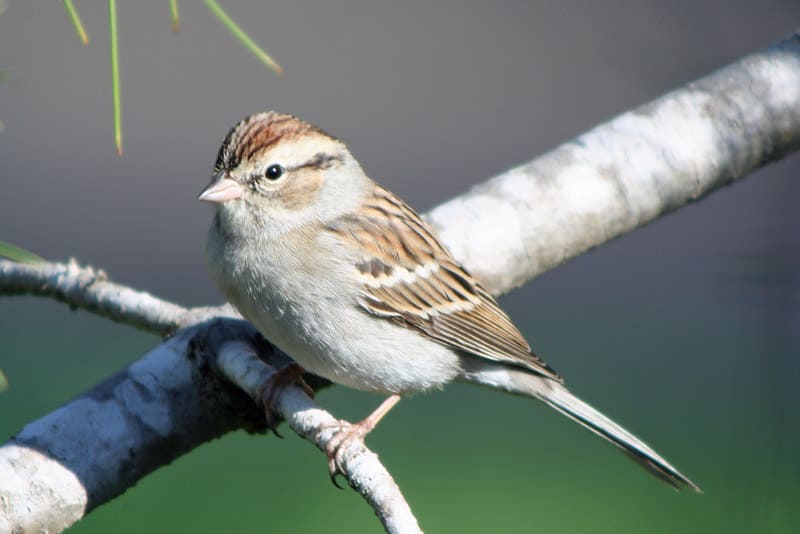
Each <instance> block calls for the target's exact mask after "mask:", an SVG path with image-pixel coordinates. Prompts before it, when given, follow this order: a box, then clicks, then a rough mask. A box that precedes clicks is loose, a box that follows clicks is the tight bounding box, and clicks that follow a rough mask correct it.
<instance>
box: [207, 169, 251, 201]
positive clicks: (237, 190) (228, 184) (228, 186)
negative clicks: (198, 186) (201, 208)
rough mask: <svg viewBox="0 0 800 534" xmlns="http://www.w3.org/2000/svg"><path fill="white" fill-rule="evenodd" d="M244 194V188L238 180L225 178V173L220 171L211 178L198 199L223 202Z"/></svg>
mask: <svg viewBox="0 0 800 534" xmlns="http://www.w3.org/2000/svg"><path fill="white" fill-rule="evenodd" d="M243 194H244V189H242V186H241V185H239V182H237V181H236V180H231V179H230V178H225V175H224V174H223V173H219V174H218V175H216V176H215V177H214V179H213V180H211V183H210V184H208V186H206V188H205V189H203V192H202V193H200V196H199V197H197V200H205V201H206V202H217V203H220V204H221V203H223V202H227V201H228V200H233V199H235V198H239V197H241V196H242V195H243Z"/></svg>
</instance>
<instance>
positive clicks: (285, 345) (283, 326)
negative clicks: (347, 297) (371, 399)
mask: <svg viewBox="0 0 800 534" xmlns="http://www.w3.org/2000/svg"><path fill="white" fill-rule="evenodd" d="M265 301H266V299H264V300H261V302H262V303H263V302H265ZM254 304H255V303H254V302H253V303H251V305H250V306H248V305H247V304H245V303H238V302H237V303H236V305H237V308H239V311H240V312H241V313H242V315H244V316H245V317H246V318H247V319H248V320H250V321H251V322H252V323H253V324H254V325H255V326H256V328H257V329H258V330H259V331H260V332H261V333H262V334H264V336H265V337H266V338H267V339H269V340H270V341H271V342H272V343H274V344H275V345H276V346H277V347H279V348H280V349H281V350H283V351H284V352H286V353H287V354H288V355H289V356H291V357H292V358H293V359H294V360H295V361H296V362H297V363H298V364H300V366H302V367H303V368H304V369H306V370H307V371H310V372H312V373H314V374H317V375H320V376H322V377H325V378H327V379H328V380H331V381H332V382H335V383H338V384H342V385H345V386H348V387H352V388H354V389H359V390H363V391H371V392H375V393H382V394H392V393H399V394H403V393H410V392H415V391H423V390H427V389H431V388H437V387H441V386H443V385H444V384H445V383H447V382H450V381H452V380H453V379H455V377H456V376H457V375H458V374H459V372H460V370H461V367H460V359H459V357H458V355H457V354H456V353H455V352H453V351H452V350H450V349H448V348H446V347H444V346H442V345H440V344H439V343H436V342H434V341H431V340H429V339H427V338H425V337H423V335H422V334H420V333H418V332H416V331H412V330H409V329H407V328H404V327H401V326H398V325H396V324H394V323H391V322H389V321H387V320H385V319H380V318H374V317H370V316H368V315H367V314H366V313H365V312H363V311H361V310H359V309H357V308H355V306H352V307H341V308H335V307H334V308H333V309H326V306H324V305H317V306H306V307H304V308H303V309H302V310H301V309H297V307H296V305H295V306H292V304H291V303H286V304H285V305H283V306H278V307H275V308H272V307H264V306H259V308H261V309H255V308H256V306H254ZM270 308H272V309H270ZM277 308H279V309H277Z"/></svg>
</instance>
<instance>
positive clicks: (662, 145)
mask: <svg viewBox="0 0 800 534" xmlns="http://www.w3.org/2000/svg"><path fill="white" fill-rule="evenodd" d="M798 147H800V31H798V32H795V33H794V34H793V35H791V36H789V37H787V38H786V39H784V40H783V41H780V42H779V43H777V44H775V45H773V46H771V47H769V48H767V49H765V50H762V51H759V52H756V53H754V54H751V55H749V56H746V57H745V58H743V59H741V60H739V61H737V62H736V63H734V64H732V65H730V66H728V67H725V68H723V69H720V70H718V71H717V72H714V73H712V74H710V75H709V76H706V77H705V78H702V79H700V80H698V81H696V82H692V83H689V84H687V85H686V86H684V87H682V88H680V89H677V90H675V91H673V92H671V93H669V94H667V95H664V96H663V97H661V98H659V99H657V100H655V101H653V102H650V103H648V104H645V105H643V106H641V107H639V108H637V109H635V110H633V111H630V112H627V113H624V114H623V115H620V116H618V117H616V118H615V119H613V120H611V121H609V122H606V123H605V124H601V125H600V126H597V127H595V128H594V129H592V130H590V131H589V132H587V133H585V134H583V135H581V136H580V137H578V138H576V139H575V140H573V141H570V142H568V143H565V144H563V145H561V146H560V147H558V148H556V149H555V150H553V151H552V152H550V153H548V154H545V155H544V156H541V157H539V158H537V159H534V160H533V161H530V162H528V163H526V164H524V165H521V166H519V167H516V168H514V169H511V170H509V171H507V172H504V173H503V174H501V175H499V176H497V177H495V178H493V179H491V180H489V181H487V182H484V183H482V184H480V185H478V186H476V187H474V188H473V189H472V190H471V191H469V192H468V193H466V194H463V195H460V196H458V197H455V198H453V199H452V200H450V201H448V202H446V203H444V204H442V205H441V206H439V207H437V208H435V209H434V210H433V211H431V213H430V214H429V216H428V220H429V221H430V222H431V223H433V225H434V227H435V228H436V229H437V230H438V231H439V236H440V237H441V238H442V240H443V241H444V243H445V244H446V245H447V246H448V247H449V248H450V251H451V252H452V253H453V254H454V255H455V256H456V257H457V258H458V259H459V260H461V261H462V262H464V264H465V266H466V267H468V268H469V269H470V270H471V272H472V274H473V275H475V276H476V277H478V278H480V279H481V280H482V281H483V282H484V284H485V285H486V286H487V289H489V290H490V291H492V292H493V293H495V294H497V293H503V292H506V291H508V290H510V289H512V288H514V287H517V286H519V285H521V284H523V283H525V282H526V281H528V280H530V279H531V278H533V277H535V276H537V275H539V274H541V273H543V272H544V271H547V270H549V269H552V268H553V267H556V266H557V265H559V264H561V263H563V262H565V261H567V260H569V259H570V258H573V257H575V256H577V255H579V254H581V253H583V252H585V251H587V250H589V249H591V248H593V247H596V246H598V245H601V244H603V243H605V242H607V241H610V240H611V239H614V238H616V237H619V236H621V235H623V234H626V233H628V232H630V231H631V230H634V229H636V228H638V227H640V226H644V225H645V224H647V223H649V222H650V221H653V220H655V219H657V218H659V217H661V216H663V215H666V214H668V213H670V212H672V211H674V210H676V209H678V208H681V207H683V206H685V205H687V204H689V203H691V202H694V201H696V200H698V199H700V198H702V197H704V196H706V195H708V194H709V193H711V192H712V191H715V190H717V189H719V188H720V187H722V186H724V185H727V184H730V183H732V182H733V181H735V180H737V179H739V178H742V177H743V176H745V175H747V174H748V173H750V172H752V171H754V170H756V169H758V168H759V167H762V166H764V165H767V164H768V163H771V162H773V161H776V160H779V159H780V158H782V157H784V156H785V155H786V154H788V153H790V152H792V151H794V150H797V149H798Z"/></svg>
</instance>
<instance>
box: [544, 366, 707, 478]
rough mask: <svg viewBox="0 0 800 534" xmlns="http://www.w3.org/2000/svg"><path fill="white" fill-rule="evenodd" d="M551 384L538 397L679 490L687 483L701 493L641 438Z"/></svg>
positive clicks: (563, 389)
mask: <svg viewBox="0 0 800 534" xmlns="http://www.w3.org/2000/svg"><path fill="white" fill-rule="evenodd" d="M542 380H547V379H542ZM548 386H549V387H546V388H541V389H540V390H539V391H537V395H536V397H538V398H539V399H540V400H542V401H544V402H545V403H546V404H548V405H549V406H551V407H553V408H555V409H556V410H558V411H559V412H561V413H562V414H564V415H566V416H567V417H569V418H570V419H572V420H574V421H577V422H578V423H580V424H581V425H583V426H584V427H586V428H588V429H589V430H591V431H592V432H594V433H595V434H597V435H599V436H602V437H604V438H606V439H607V440H608V441H610V442H611V443H613V444H614V445H616V446H617V447H619V448H620V449H622V450H623V451H624V452H625V453H626V454H627V455H628V456H630V457H631V458H633V459H634V460H636V461H637V462H638V463H639V464H641V465H642V466H643V467H644V468H645V469H647V470H648V471H650V472H651V473H653V474H654V475H655V476H657V477H658V478H660V479H661V480H663V481H665V482H666V483H668V484H670V485H671V486H672V487H674V488H675V489H681V488H682V487H683V486H684V485H686V486H689V487H691V488H692V489H694V490H695V491H697V492H700V488H698V487H697V486H696V485H695V484H694V483H693V482H692V481H691V480H689V479H688V478H686V477H685V476H684V475H682V474H681V473H680V471H678V470H677V469H675V468H674V467H673V466H672V465H671V464H670V463H669V462H667V461H666V460H665V459H664V458H662V457H661V456H659V455H658V453H657V452H656V451H654V450H653V449H651V448H650V447H649V446H648V445H647V444H646V443H644V442H643V441H641V440H639V438H637V437H636V436H634V435H633V434H631V433H630V432H628V431H627V430H625V429H624V428H622V427H621V426H619V425H618V424H617V423H615V422H614V421H612V420H611V419H609V418H608V417H606V416H605V415H603V414H602V413H600V412H598V411H597V410H595V409H594V408H592V407H591V406H589V405H588V404H586V403H585V402H583V401H582V400H581V399H579V398H578V397H576V396H575V395H573V394H572V393H571V392H570V391H569V390H568V389H567V388H565V387H564V386H562V385H561V384H557V383H554V382H552V381H550V384H548Z"/></svg>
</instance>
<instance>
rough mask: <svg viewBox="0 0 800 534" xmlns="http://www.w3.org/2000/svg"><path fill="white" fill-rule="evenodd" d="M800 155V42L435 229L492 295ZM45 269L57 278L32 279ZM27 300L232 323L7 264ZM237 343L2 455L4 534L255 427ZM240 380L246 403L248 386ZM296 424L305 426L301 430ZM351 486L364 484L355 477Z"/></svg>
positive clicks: (122, 388)
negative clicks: (223, 358)
mask: <svg viewBox="0 0 800 534" xmlns="http://www.w3.org/2000/svg"><path fill="white" fill-rule="evenodd" d="M798 146H800V34H795V35H793V36H791V37H789V38H788V39H786V40H784V41H782V42H781V43H779V44H778V45H776V46H773V47H770V48H768V49H766V50H764V51H762V52H758V53H756V54H753V55H751V56H748V57H746V58H744V59H743V60H741V61H739V62H737V63H736V64H734V65H732V66H730V67H727V68H725V69H722V70H720V71H718V72H716V73H714V74H712V75H710V76H708V77H706V78H704V79H702V80H700V81H698V82H695V83H692V84H689V85H688V86H686V87H685V88H683V89H679V90H677V91H675V92H673V93H670V94H668V95H666V96H664V97H662V98H661V99H659V100H657V101H655V102H653V103H651V104H648V105H646V106H643V107H641V108H639V109H638V110H636V111H634V112H630V113H626V114H624V115H622V116H620V117H618V118H616V119H614V120H612V121H611V122H609V123H606V124H604V125H601V126H598V127H597V128H595V129H594V130H592V131H591V132H589V133H587V134H585V135H583V136H581V137H579V138H578V139H576V140H575V141H573V142H570V143H567V144H565V145H562V146H561V147H559V148H557V149H556V150H555V151H553V152H551V153H550V154H547V155H545V156H543V157H541V158H539V159H537V160H534V161H532V162H530V163H528V164H526V165H523V166H521V167H518V168H516V169H513V170H511V171H509V172H507V173H504V174H503V175H501V176H499V177H497V178H495V179H493V180H491V181H489V182H487V183H485V184H482V185H480V186H477V187H475V188H474V189H473V190H472V191H470V192H468V193H466V194H465V195H462V196H460V197H457V198H455V199H453V200H451V201H450V202H448V203H446V204H444V205H443V206H440V207H439V208H437V209H435V210H434V211H433V212H432V213H431V214H430V216H429V219H430V220H431V221H432V222H433V224H434V225H435V226H436V227H437V228H438V230H439V232H440V235H441V236H442V238H443V240H444V241H445V243H446V244H447V245H448V246H449V247H450V248H451V250H452V251H453V253H454V254H455V255H456V257H457V258H459V259H460V260H461V261H463V262H464V263H465V264H466V266H467V267H468V268H469V269H470V270H472V271H473V273H475V274H476V275H477V276H479V277H480V278H482V279H483V281H484V282H485V283H486V284H487V285H488V286H489V288H490V289H491V290H492V291H493V292H495V293H498V292H502V291H507V290H509V289H510V288H512V287H514V286H516V285H519V284H521V283H523V282H524V281H525V280H528V279H530V278H532V277H533V276H535V275H537V274H539V273H541V272H543V271H545V270H547V269H550V268H552V267H554V266H556V265H558V264H560V263H562V262H564V261H566V260H567V259H569V258H571V257H574V256H576V255H578V254H580V253H581V252H583V251H585V250H588V249H589V248H591V247H594V246H597V245H599V244H601V243H604V242H606V241H608V240H610V239H613V238H615V237H617V236H619V235H622V234H624V233H626V232H628V231H630V230H632V229H634V228H637V227H639V226H642V225H644V224H646V223H647V222H649V221H651V220H653V219H655V218H657V217H659V216H661V215H664V214H666V213H669V212H670V211H673V210H675V209H677V208H679V207H681V206H683V205H686V204H688V203H690V202H692V201H694V200H697V199H698V198H700V197H702V196H704V195H707V194H708V193H710V192H711V191H714V190H715V189H718V188H719V187H722V186H723V185H725V184H727V183H730V182H731V181H733V180H735V179H738V178H741V177H742V176H744V175H745V174H746V173H748V172H751V171H752V170H754V169H756V168H758V167H760V166H763V165H766V164H767V163H769V162H771V161H775V160H776V159H779V158H780V157H783V156H784V155H785V154H787V153H789V152H790V151H792V150H795V149H797V148H798ZM12 265H13V267H12ZM40 268H41V269H44V270H46V269H53V270H52V271H41V272H40V271H35V269H40ZM30 269H34V270H33V271H32V270H30ZM44 272H50V275H45V274H44ZM23 293H29V294H35V295H44V296H51V297H54V298H57V299H59V300H62V301H64V302H67V303H69V304H72V305H75V306H79V307H83V308H85V309H88V310H91V311H95V312H97V313H100V314H101V315H103V316H105V317H109V318H112V319H114V320H120V321H125V322H127V323H129V324H133V325H136V326H138V327H140V328H144V329H147V330H149V331H152V332H156V333H159V334H162V335H163V334H164V333H168V332H170V331H172V330H173V329H174V328H176V327H177V326H180V325H186V324H190V323H192V322H194V321H197V320H200V319H201V318H203V317H206V318H207V317H208V316H210V315H213V314H214V313H215V312H221V313H227V314H230V311H229V310H227V311H226V309H225V308H223V309H199V310H185V309H184V308H181V307H180V306H177V305H174V304H171V303H168V302H164V301H161V300H159V299H156V298H154V297H152V296H150V295H148V294H146V293H139V292H136V291H134V290H132V289H129V288H126V287H123V286H118V285H116V284H112V283H111V282H108V281H107V280H105V276H104V275H103V273H102V272H95V271H93V270H91V269H86V270H83V269H81V268H79V267H77V265H74V264H72V265H57V264H56V265H54V264H44V265H33V266H32V265H21V264H11V263H10V262H0V294H23ZM232 325H238V326H232ZM248 328H249V330H248ZM219 332H223V333H222V334H220V333H219ZM232 340H244V341H246V342H248V343H250V344H257V343H258V340H257V338H253V334H252V328H251V327H248V326H247V325H246V324H244V323H243V322H242V321H231V320H224V321H223V320H214V321H206V322H204V323H201V324H199V325H198V326H196V327H195V328H193V329H191V330H189V331H181V332H180V333H179V334H178V335H176V336H175V337H174V338H172V339H170V340H169V341H168V342H166V343H164V344H162V345H160V346H159V347H157V348H156V349H154V350H153V351H152V352H151V353H150V354H148V355H146V356H145V357H144V358H142V359H141V360H139V361H137V362H135V363H134V364H132V365H131V366H130V367H129V368H128V369H127V370H126V371H125V372H123V373H121V374H120V375H118V376H116V377H112V378H111V379H109V380H107V381H106V382H104V383H103V384H100V385H99V386H97V387H96V388H94V389H93V390H92V391H90V392H88V393H87V394H85V395H84V396H82V397H79V398H78V399H76V400H74V401H72V402H70V403H69V404H67V405H65V406H64V407H62V408H60V409H58V410H56V411H55V412H52V413H51V414H49V415H47V416H45V417H43V418H42V419H40V420H38V421H36V422H33V423H31V424H30V425H28V426H26V427H25V429H23V431H22V432H21V433H20V434H18V435H17V436H15V437H14V438H13V439H12V440H11V441H10V442H9V443H7V444H6V445H5V446H3V447H0V481H2V485H0V502H2V503H3V504H4V508H2V509H0V531H6V530H9V531H14V530H15V529H18V530H25V529H26V528H29V527H30V529H31V530H50V531H58V530H61V529H63V528H65V527H66V526H67V525H69V524H71V523H72V522H74V521H76V520H77V519H79V518H80V517H81V516H82V515H83V514H84V513H86V512H87V511H89V510H91V509H92V508H93V507H94V506H98V505H100V504H102V503H104V502H106V501H108V500H109V499H111V498H113V497H115V496H116V495H119V494H120V493H121V492H122V491H124V489H125V488H127V487H130V486H131V485H133V484H134V483H135V482H136V481H137V480H139V479H140V478H141V477H143V476H145V475H146V474H147V473H149V472H150V471H152V470H153V469H156V468H157V467H159V466H160V465H164V464H166V463H168V462H169V461H171V460H172V459H174V458H175V457H177V456H180V455H181V454H183V453H184V452H186V451H188V450H190V449H191V448H193V447H196V446H198V445H199V444H201V443H203V442H204V441H206V440H207V439H210V437H213V436H215V435H220V434H222V433H224V432H226V431H228V430H231V429H234V428H242V427H244V428H249V429H251V430H252V429H257V427H258V424H257V422H258V421H259V420H260V419H259V418H260V417H262V415H263V414H260V412H259V411H258V410H257V409H256V408H255V407H254V405H253V403H252V402H250V401H249V399H248V398H247V397H246V395H244V394H243V393H242V392H241V390H239V389H237V388H234V387H232V386H230V385H229V384H228V382H227V381H223V380H218V379H217V374H216V373H214V372H210V370H211V369H214V367H215V366H216V360H215V359H214V358H211V359H210V360H209V358H208V357H207V356H206V354H212V355H215V354H217V353H218V351H217V348H219V347H221V346H223V345H224V342H227V341H232ZM198 346H199V347H201V348H205V350H197V347H198ZM228 352H230V353H231V354H233V353H238V354H245V351H244V350H238V351H233V350H232V349H229V350H228V351H226V354H228ZM258 354H259V356H261V357H265V358H266V359H267V361H268V362H269V363H270V365H272V366H273V367H275V368H277V367H278V366H279V364H280V360H281V359H282V358H285V356H284V355H282V354H280V353H279V351H276V350H275V349H274V348H272V347H271V346H268V345H267V346H259V350H258ZM247 361H250V362H251V363H252V359H250V358H249V357H248V360H247ZM247 365H248V364H246V365H245V366H247ZM228 366H229V363H226V364H225V365H224V366H223V367H225V368H228ZM231 375H232V376H236V373H231ZM242 382H243V384H242V385H243V386H244V387H245V389H247V390H250V391H252V384H251V383H250V382H249V381H245V380H242ZM245 382H246V383H245ZM295 395H296V392H295V391H294V390H293V389H291V388H289V389H286V390H284V392H283V393H281V394H279V396H278V397H277V398H276V402H277V406H278V407H279V410H280V413H282V414H284V415H285V416H286V417H288V418H289V419H290V424H293V425H294V426H293V428H296V429H300V430H298V432H300V433H301V434H302V435H304V436H306V437H310V438H311V439H312V440H313V441H314V442H315V443H318V441H317V440H324V439H326V438H325V437H324V432H322V430H323V429H322V428H320V427H319V426H314V425H313V424H311V425H310V426H308V427H307V429H308V430H309V431H310V430H311V429H314V430H313V436H312V433H308V434H305V433H304V432H305V430H303V429H304V428H306V427H305V426H303V425H304V424H305V422H304V421H305V419H302V418H303V417H305V415H302V414H307V413H308V412H307V411H305V410H304V409H302V408H303V407H308V405H307V404H303V402H304V401H302V399H297V398H295V397H294V396H295ZM231 406H235V408H231ZM309 409H311V408H309ZM248 410H249V412H248ZM314 410H315V408H314V409H312V412H313V411H314ZM246 413H249V414H250V415H248V416H246V417H245V416H244V415H242V414H246ZM314 413H316V412H314ZM237 414H238V415H237ZM328 417H330V416H328ZM295 418H300V419H302V420H296V421H294V423H292V419H295ZM324 419H325V418H324V417H323V418H322V419H320V421H323V420H324ZM111 429H113V432H114V435H113V439H109V436H110V434H109V432H111ZM319 443H324V441H320V442H319ZM349 453H350V451H348V454H349ZM367 456H368V455H367ZM351 463H352V462H345V465H350V464H351ZM347 478H348V480H349V481H350V482H351V484H352V485H354V487H356V486H357V485H356V484H355V481H356V480H357V478H356V477H354V475H353V474H352V473H348V475H347ZM365 483H366V484H368V485H370V486H365V488H367V487H369V488H371V489H364V490H363V494H366V493H368V492H374V491H377V489H376V488H375V486H374V485H372V482H371V481H367V482H365ZM357 489H358V488H357ZM359 491H361V490H359ZM65 518H66V519H65ZM4 521H5V522H4ZM384 524H385V525H386V526H387V528H393V527H391V526H390V524H389V523H384ZM31 525H32V526H31ZM37 525H38V526H37ZM413 526H414V527H415V526H416V523H414V525H413ZM398 528H400V527H398ZM409 528H411V526H409ZM412 531H414V530H412Z"/></svg>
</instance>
